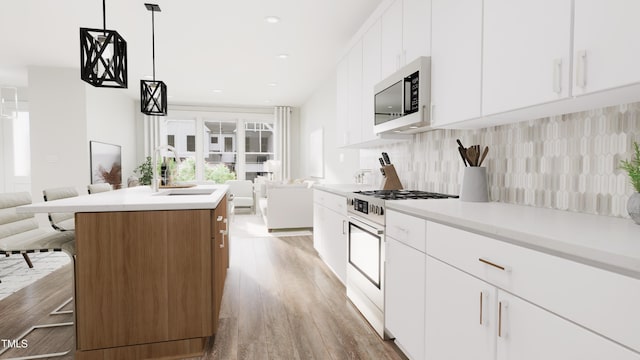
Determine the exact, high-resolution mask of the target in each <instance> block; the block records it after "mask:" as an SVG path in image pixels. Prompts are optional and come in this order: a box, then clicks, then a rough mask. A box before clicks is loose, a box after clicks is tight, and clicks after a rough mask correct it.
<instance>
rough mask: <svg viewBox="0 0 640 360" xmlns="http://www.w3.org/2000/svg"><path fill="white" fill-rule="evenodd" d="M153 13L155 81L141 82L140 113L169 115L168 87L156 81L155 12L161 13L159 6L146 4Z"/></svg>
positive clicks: (152, 32) (152, 41)
mask: <svg viewBox="0 0 640 360" xmlns="http://www.w3.org/2000/svg"><path fill="white" fill-rule="evenodd" d="M144 6H145V7H146V8H147V10H149V11H151V44H152V60H153V80H140V111H142V113H144V114H147V115H156V116H165V115H167V85H166V84H165V83H164V82H162V81H159V80H158V81H156V41H155V16H154V14H155V12H156V11H158V12H160V11H161V10H160V6H158V5H157V4H144Z"/></svg>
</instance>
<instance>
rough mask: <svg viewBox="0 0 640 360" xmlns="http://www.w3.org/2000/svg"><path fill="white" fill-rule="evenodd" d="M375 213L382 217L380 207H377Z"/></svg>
mask: <svg viewBox="0 0 640 360" xmlns="http://www.w3.org/2000/svg"><path fill="white" fill-rule="evenodd" d="M375 213H376V215H380V207H379V206H378V205H376V211H375Z"/></svg>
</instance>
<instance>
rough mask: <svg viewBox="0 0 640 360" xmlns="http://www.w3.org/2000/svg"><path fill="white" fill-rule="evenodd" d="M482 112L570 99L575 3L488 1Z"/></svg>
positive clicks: (486, 0) (484, 42)
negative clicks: (573, 10) (572, 5)
mask: <svg viewBox="0 0 640 360" xmlns="http://www.w3.org/2000/svg"><path fill="white" fill-rule="evenodd" d="M483 34H484V36H483V46H484V48H483V73H482V74H483V78H482V113H483V114H484V115H491V114H496V113H500V112H504V111H508V110H514V109H519V108H523V107H527V106H532V105H537V104H542V103H546V102H550V101H554V100H558V99H561V98H566V97H568V96H569V95H570V93H569V84H570V68H571V67H570V64H571V57H570V52H569V51H570V48H571V0H537V1H530V0H519V1H514V0H484V32H483Z"/></svg>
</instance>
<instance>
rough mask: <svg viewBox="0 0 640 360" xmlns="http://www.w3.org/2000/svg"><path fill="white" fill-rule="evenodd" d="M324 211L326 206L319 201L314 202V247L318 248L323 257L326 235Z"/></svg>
mask: <svg viewBox="0 0 640 360" xmlns="http://www.w3.org/2000/svg"><path fill="white" fill-rule="evenodd" d="M324 213H325V208H324V206H322V205H319V204H317V203H314V204H313V248H314V249H316V251H317V252H318V255H320V256H321V257H323V256H324V246H323V245H324V244H323V239H324V237H326V230H325V225H324V224H325V220H324V219H325V216H324Z"/></svg>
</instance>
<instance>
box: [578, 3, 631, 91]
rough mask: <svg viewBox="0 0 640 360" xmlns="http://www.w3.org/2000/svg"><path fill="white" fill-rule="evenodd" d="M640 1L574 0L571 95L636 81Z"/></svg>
mask: <svg viewBox="0 0 640 360" xmlns="http://www.w3.org/2000/svg"><path fill="white" fill-rule="evenodd" d="M638 14H640V1H637V0H607V1H602V0H575V17H574V40H573V45H574V48H573V50H574V53H573V56H574V66H573V68H574V84H575V85H574V91H573V94H574V95H581V94H587V93H592V92H596V91H600V90H604V89H610V88H615V87H618V86H623V85H628V84H632V83H637V82H640V66H638V59H640V42H639V41H638V35H639V34H640V21H638Z"/></svg>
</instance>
